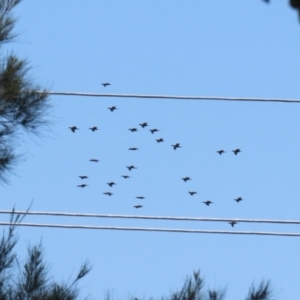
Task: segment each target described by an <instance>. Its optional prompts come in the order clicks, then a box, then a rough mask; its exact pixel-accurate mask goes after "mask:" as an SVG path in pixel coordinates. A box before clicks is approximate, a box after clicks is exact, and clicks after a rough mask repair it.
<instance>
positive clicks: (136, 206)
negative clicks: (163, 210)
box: [133, 204, 143, 208]
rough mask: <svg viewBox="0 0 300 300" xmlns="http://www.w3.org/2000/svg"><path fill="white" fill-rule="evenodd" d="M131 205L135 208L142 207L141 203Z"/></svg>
mask: <svg viewBox="0 0 300 300" xmlns="http://www.w3.org/2000/svg"><path fill="white" fill-rule="evenodd" d="M133 207H135V208H142V207H143V205H140V204H139V205H134V206H133Z"/></svg>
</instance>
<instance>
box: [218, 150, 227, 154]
mask: <svg viewBox="0 0 300 300" xmlns="http://www.w3.org/2000/svg"><path fill="white" fill-rule="evenodd" d="M217 152H218V153H219V154H220V155H222V154H223V153H226V152H225V151H224V150H219V151H217Z"/></svg>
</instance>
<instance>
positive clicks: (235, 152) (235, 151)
mask: <svg viewBox="0 0 300 300" xmlns="http://www.w3.org/2000/svg"><path fill="white" fill-rule="evenodd" d="M232 152H233V153H234V154H235V155H238V153H240V152H242V151H241V149H235V150H232Z"/></svg>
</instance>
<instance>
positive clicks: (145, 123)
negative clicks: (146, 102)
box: [140, 122, 148, 128]
mask: <svg viewBox="0 0 300 300" xmlns="http://www.w3.org/2000/svg"><path fill="white" fill-rule="evenodd" d="M140 125H141V126H142V127H143V128H145V127H146V126H148V123H147V122H144V123H141V124H140Z"/></svg>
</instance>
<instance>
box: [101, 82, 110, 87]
mask: <svg viewBox="0 0 300 300" xmlns="http://www.w3.org/2000/svg"><path fill="white" fill-rule="evenodd" d="M102 85H103V86H104V87H107V86H109V85H110V83H109V82H104V83H102Z"/></svg>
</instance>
